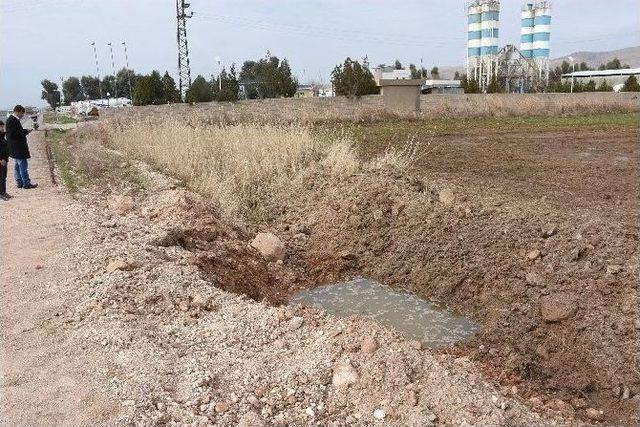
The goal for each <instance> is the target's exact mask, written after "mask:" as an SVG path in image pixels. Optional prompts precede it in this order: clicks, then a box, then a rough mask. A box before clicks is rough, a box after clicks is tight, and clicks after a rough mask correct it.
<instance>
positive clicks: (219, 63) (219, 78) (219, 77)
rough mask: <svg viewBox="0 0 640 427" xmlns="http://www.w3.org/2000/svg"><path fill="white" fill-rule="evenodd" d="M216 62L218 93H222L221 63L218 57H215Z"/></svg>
mask: <svg viewBox="0 0 640 427" xmlns="http://www.w3.org/2000/svg"><path fill="white" fill-rule="evenodd" d="M216 62H217V63H218V93H220V92H222V78H221V75H222V61H221V60H220V57H219V56H216Z"/></svg>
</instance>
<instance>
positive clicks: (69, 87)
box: [62, 77, 85, 105]
mask: <svg viewBox="0 0 640 427" xmlns="http://www.w3.org/2000/svg"><path fill="white" fill-rule="evenodd" d="M62 94H63V95H64V103H65V104H66V105H70V104H71V103H72V102H75V101H84V99H85V97H84V93H83V92H82V85H80V80H78V78H77V77H69V78H68V79H67V80H65V81H64V82H62Z"/></svg>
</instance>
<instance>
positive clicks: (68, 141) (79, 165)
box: [47, 130, 149, 195]
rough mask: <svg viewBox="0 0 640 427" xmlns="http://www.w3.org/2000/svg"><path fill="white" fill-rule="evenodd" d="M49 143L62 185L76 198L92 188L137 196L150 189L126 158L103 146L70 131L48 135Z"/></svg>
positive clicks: (145, 180) (49, 133)
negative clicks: (115, 190) (116, 189)
mask: <svg viewBox="0 0 640 427" xmlns="http://www.w3.org/2000/svg"><path fill="white" fill-rule="evenodd" d="M47 143H48V144H49V147H50V149H51V155H52V157H53V162H54V164H55V166H56V169H57V171H58V175H59V176H60V180H61V181H62V184H63V185H64V186H65V187H66V188H67V189H68V190H69V193H71V194H72V195H76V194H77V193H79V192H81V191H82V190H83V189H85V188H87V187H90V186H99V187H103V188H108V187H112V188H113V187H115V188H128V189H131V190H133V191H134V192H140V191H143V190H144V189H146V188H147V187H148V184H149V182H148V180H147V177H146V176H145V175H144V174H143V173H142V172H141V171H140V170H139V168H138V167H136V165H135V164H134V163H132V162H131V161H129V160H128V159H126V158H125V157H124V156H123V155H121V154H119V153H117V152H115V151H112V150H108V149H107V148H105V147H104V146H102V145H101V144H100V143H99V142H97V141H95V140H91V139H84V138H82V137H78V136H77V135H75V134H72V133H71V132H69V131H63V130H49V131H47Z"/></svg>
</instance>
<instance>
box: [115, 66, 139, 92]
mask: <svg viewBox="0 0 640 427" xmlns="http://www.w3.org/2000/svg"><path fill="white" fill-rule="evenodd" d="M139 78H140V76H139V75H137V74H136V72H135V71H133V70H130V69H127V68H122V69H121V70H120V71H118V74H116V81H117V82H118V97H122V98H129V99H131V97H132V96H133V94H132V93H130V92H132V91H133V88H134V87H136V83H137V82H138V79H139ZM129 81H131V88H129Z"/></svg>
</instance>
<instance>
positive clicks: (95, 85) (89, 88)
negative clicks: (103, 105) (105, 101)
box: [80, 76, 100, 99]
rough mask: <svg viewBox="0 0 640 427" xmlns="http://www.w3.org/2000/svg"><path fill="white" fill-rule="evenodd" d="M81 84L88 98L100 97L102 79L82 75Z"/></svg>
mask: <svg viewBox="0 0 640 427" xmlns="http://www.w3.org/2000/svg"><path fill="white" fill-rule="evenodd" d="M80 85H81V86H82V92H83V93H84V97H85V98H86V99H100V79H98V78H97V77H94V76H82V77H81V78H80Z"/></svg>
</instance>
